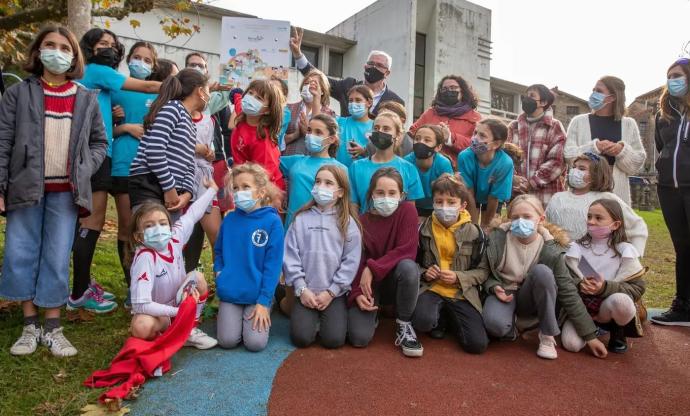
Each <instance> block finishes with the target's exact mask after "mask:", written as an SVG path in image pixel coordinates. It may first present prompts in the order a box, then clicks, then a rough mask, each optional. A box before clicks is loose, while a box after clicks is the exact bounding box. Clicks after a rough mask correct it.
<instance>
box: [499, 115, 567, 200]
mask: <svg viewBox="0 0 690 416" xmlns="http://www.w3.org/2000/svg"><path fill="white" fill-rule="evenodd" d="M529 124H530V123H528V122H527V116H526V115H525V114H524V113H522V114H520V116H519V117H518V119H517V120H514V121H512V122H511V123H510V125H509V126H508V141H509V142H511V143H514V144H516V145H518V146H520V148H521V149H522V151H523V152H524V157H523V159H524V160H523V162H522V164H521V165H520V166H516V169H515V170H516V171H517V174H518V175H520V176H523V177H525V178H527V179H528V180H529V185H530V193H531V194H533V195H535V196H536V197H537V198H539V199H540V200H541V202H542V203H543V204H544V207H546V205H547V204H548V203H549V200H551V197H552V196H553V195H554V194H555V193H556V192H561V191H563V190H564V187H563V176H564V173H565V161H564V159H563V148H564V146H565V131H564V129H563V125H562V124H561V122H560V121H558V120H556V119H555V118H553V115H552V113H551V112H550V111H549V112H547V113H546V114H544V117H542V119H541V120H539V121H537V122H536V123H534V124H533V125H532V128H531V129H530V125H529Z"/></svg>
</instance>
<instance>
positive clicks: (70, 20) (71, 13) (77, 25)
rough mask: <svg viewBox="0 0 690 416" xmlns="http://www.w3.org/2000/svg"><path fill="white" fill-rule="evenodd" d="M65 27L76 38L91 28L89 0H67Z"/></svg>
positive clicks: (79, 37)
mask: <svg viewBox="0 0 690 416" xmlns="http://www.w3.org/2000/svg"><path fill="white" fill-rule="evenodd" d="M67 27H69V29H70V30H71V31H72V32H73V33H74V35H75V36H76V37H77V39H81V37H82V36H84V33H86V32H87V31H88V30H89V29H91V0H67Z"/></svg>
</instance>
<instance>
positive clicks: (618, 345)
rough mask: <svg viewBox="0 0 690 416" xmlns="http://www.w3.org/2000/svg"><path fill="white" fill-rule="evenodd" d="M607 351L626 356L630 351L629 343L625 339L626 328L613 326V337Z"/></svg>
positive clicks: (611, 336)
mask: <svg viewBox="0 0 690 416" xmlns="http://www.w3.org/2000/svg"><path fill="white" fill-rule="evenodd" d="M607 349H608V350H609V351H611V352H614V353H616V354H624V353H625V352H626V351H628V341H627V340H626V339H625V327H622V326H618V325H616V324H615V323H613V324H612V325H611V335H610V338H609V345H608V347H607Z"/></svg>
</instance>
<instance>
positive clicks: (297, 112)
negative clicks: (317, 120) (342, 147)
mask: <svg viewBox="0 0 690 416" xmlns="http://www.w3.org/2000/svg"><path fill="white" fill-rule="evenodd" d="M330 100H331V98H330V84H329V82H328V78H326V76H325V75H324V74H323V72H321V71H319V70H318V69H312V70H310V71H309V72H308V73H306V74H305V75H304V78H303V79H302V83H301V84H300V100H299V101H297V102H296V103H291V104H288V105H287V108H288V109H289V110H290V120H289V123H288V127H287V130H286V132H285V136H284V139H285V150H284V151H283V154H285V155H306V154H309V152H308V151H307V148H306V142H305V140H306V135H307V128H308V127H309V120H311V119H312V117H314V116H316V115H319V114H328V115H329V116H331V117H335V112H333V110H331V108H330V107H329V104H330Z"/></svg>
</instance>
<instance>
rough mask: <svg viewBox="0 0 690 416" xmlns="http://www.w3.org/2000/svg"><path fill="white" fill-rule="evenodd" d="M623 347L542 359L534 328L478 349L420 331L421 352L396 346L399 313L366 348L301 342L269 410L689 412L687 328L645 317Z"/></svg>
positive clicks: (311, 412)
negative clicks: (642, 331) (598, 354)
mask: <svg viewBox="0 0 690 416" xmlns="http://www.w3.org/2000/svg"><path fill="white" fill-rule="evenodd" d="M646 329H647V333H646V336H645V337H644V338H638V339H628V342H629V346H630V350H629V351H628V353H626V354H624V355H616V354H609V356H608V358H606V359H605V360H599V359H596V358H594V357H592V356H591V355H589V354H588V353H586V352H584V351H583V352H581V353H578V354H573V353H569V352H567V351H565V350H563V349H561V348H559V351H558V352H559V357H558V359H557V360H555V361H547V360H542V359H540V358H538V357H537V356H536V354H535V352H536V347H537V344H538V341H537V339H536V332H535V331H532V332H530V333H528V334H526V335H525V336H524V338H523V339H520V340H518V341H517V342H514V343H494V344H492V345H490V346H489V349H488V351H487V352H486V353H485V354H483V355H481V356H472V355H469V354H466V353H464V352H463V351H462V350H460V348H459V347H458V346H457V345H456V344H455V343H454V342H453V340H451V339H448V338H447V339H445V340H442V341H437V340H433V339H430V338H428V337H422V342H423V344H424V357H422V358H421V359H410V358H406V357H404V356H403V355H402V354H401V353H400V352H399V350H398V349H397V348H396V347H394V345H393V340H394V336H393V321H391V320H384V321H382V322H381V324H380V325H379V328H378V330H377V335H376V337H375V339H374V341H373V343H372V344H371V345H370V346H369V347H368V348H365V349H355V348H352V347H349V346H348V347H345V348H342V349H340V350H335V351H329V350H325V349H323V348H320V347H311V348H308V349H305V350H297V351H295V352H293V353H292V355H290V357H288V359H287V360H285V362H284V363H283V365H282V367H281V368H280V369H279V370H278V373H277V375H276V378H275V380H274V383H273V390H272V393H271V397H270V400H269V414H271V415H297V414H305V415H364V414H371V415H420V414H423V415H459V414H462V415H484V416H486V415H504V414H507V415H614V416H622V415H626V416H628V415H690V329H688V328H659V327H656V326H654V327H653V326H651V325H647V326H646Z"/></svg>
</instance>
